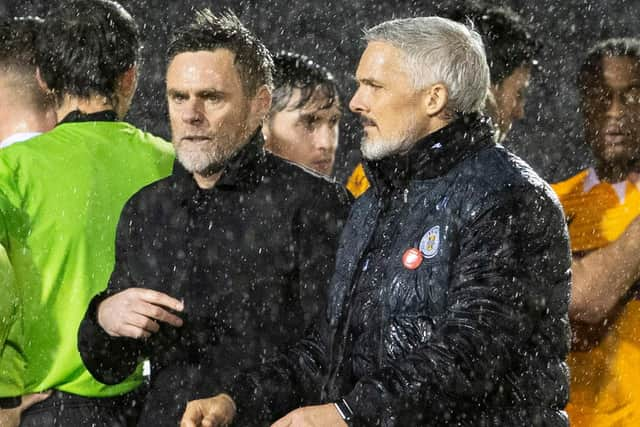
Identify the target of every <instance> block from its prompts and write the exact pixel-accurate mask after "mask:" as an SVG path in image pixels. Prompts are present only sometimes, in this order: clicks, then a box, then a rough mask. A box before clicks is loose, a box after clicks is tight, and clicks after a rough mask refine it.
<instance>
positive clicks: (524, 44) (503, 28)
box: [447, 1, 542, 84]
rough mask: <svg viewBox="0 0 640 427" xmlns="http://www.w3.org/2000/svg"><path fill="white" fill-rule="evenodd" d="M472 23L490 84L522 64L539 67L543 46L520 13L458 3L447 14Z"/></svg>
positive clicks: (478, 3)
mask: <svg viewBox="0 0 640 427" xmlns="http://www.w3.org/2000/svg"><path fill="white" fill-rule="evenodd" d="M447 17H448V18H449V19H453V20H454V21H457V22H461V23H469V22H471V24H472V25H473V27H474V29H475V30H476V31H477V32H479V33H480V35H481V36H482V40H483V41H484V47H485V51H486V53H487V63H488V64H489V71H490V73H491V83H492V84H500V83H501V82H502V81H503V80H504V79H506V78H507V77H509V76H510V75H511V74H513V72H514V71H515V70H516V68H518V67H520V66H523V65H525V66H536V65H537V64H538V60H537V59H536V56H538V55H539V53H540V50H541V48H542V45H541V43H540V41H539V40H538V39H536V38H535V37H534V36H533V35H532V32H531V29H530V28H529V26H528V25H526V24H525V23H524V22H523V20H522V18H521V17H520V15H518V14H517V13H516V12H515V11H513V9H511V8H509V7H507V6H488V5H484V4H483V3H481V2H471V1H467V2H462V3H459V4H458V5H457V6H456V8H455V9H453V10H452V11H451V12H450V13H449V14H448V16H447Z"/></svg>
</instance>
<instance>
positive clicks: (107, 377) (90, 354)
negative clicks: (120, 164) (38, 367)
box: [78, 198, 145, 384]
mask: <svg viewBox="0 0 640 427" xmlns="http://www.w3.org/2000/svg"><path fill="white" fill-rule="evenodd" d="M134 200H135V198H134V199H132V200H130V201H129V203H127V205H126V206H125V208H124V210H123V212H122V215H121V216H120V221H119V223H118V229H117V233H116V261H115V267H114V270H113V272H112V274H111V278H110V279H109V285H108V287H107V289H106V290H105V291H104V292H102V293H100V294H98V295H96V296H95V297H94V298H93V299H92V300H91V303H90V304H89V308H88V309H87V312H86V313H85V316H84V319H83V320H82V322H81V323H80V329H79V330H78V350H79V351H80V356H81V357H82V361H83V362H84V365H85V366H86V368H87V370H88V371H89V372H90V373H91V375H93V377H94V378H95V379H97V380H98V381H100V382H102V383H105V384H118V383H120V382H122V381H124V380H125V379H126V378H128V377H129V376H130V375H131V374H132V373H133V372H134V371H135V369H136V367H137V366H138V364H139V363H140V362H141V361H142V360H143V359H144V357H145V354H144V353H145V344H144V342H143V341H141V340H136V339H133V338H126V337H112V336H110V335H109V334H107V333H106V332H105V331H104V329H102V327H101V326H100V325H99V324H98V319H97V308H98V306H99V305H100V303H101V302H102V301H103V300H105V299H106V298H108V297H109V296H111V295H114V294H116V293H118V292H120V291H123V290H125V289H127V288H130V287H134V286H135V283H134V282H133V280H132V278H131V275H130V270H129V267H128V264H129V263H128V259H129V257H131V256H136V253H137V251H136V243H137V242H139V236H137V234H139V233H136V231H137V228H138V227H139V225H138V224H137V221H136V219H137V215H136V213H137V212H138V210H137V208H136V205H135V203H134V202H133V201H134Z"/></svg>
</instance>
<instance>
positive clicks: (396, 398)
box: [230, 115, 571, 427]
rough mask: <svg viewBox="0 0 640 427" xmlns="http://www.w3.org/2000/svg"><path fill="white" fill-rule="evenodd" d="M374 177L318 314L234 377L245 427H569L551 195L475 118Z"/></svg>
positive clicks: (375, 170) (561, 270) (374, 169)
mask: <svg viewBox="0 0 640 427" xmlns="http://www.w3.org/2000/svg"><path fill="white" fill-rule="evenodd" d="M365 170H366V173H367V175H368V178H369V181H370V182H371V184H372V186H371V188H370V189H369V190H368V191H367V192H366V193H365V194H364V195H363V196H362V197H360V198H359V199H358V200H357V201H356V202H355V204H354V206H353V208H352V211H351V214H350V217H349V219H348V221H347V224H346V225H345V228H344V231H343V233H342V236H341V239H340V248H339V251H338V254H337V258H336V271H335V274H334V276H333V279H332V283H331V285H330V290H329V292H330V295H329V306H328V309H327V311H326V313H325V316H323V318H322V321H321V322H320V323H319V325H318V327H317V328H316V329H315V331H314V332H313V333H312V334H310V335H308V336H307V337H306V338H305V339H304V340H302V341H300V342H299V343H298V344H296V345H295V346H293V347H292V348H290V349H289V350H288V351H287V352H286V353H284V354H283V355H281V356H280V357H279V358H277V359H276V360H274V361H272V362H271V363H268V364H265V365H263V366H262V367H261V368H260V369H259V370H257V371H253V372H245V373H243V374H240V375H239V376H238V377H237V378H236V380H235V383H234V384H233V386H231V387H230V392H231V395H232V397H233V398H234V399H235V401H236V403H237V405H238V411H239V412H238V424H236V425H247V426H250V425H258V423H257V421H256V420H258V419H263V420H265V421H273V420H275V419H276V418H278V417H280V416H282V415H283V414H285V413H287V412H288V411H290V410H292V409H295V408H296V407H298V406H305V405H311V404H319V403H327V402H335V401H337V400H339V399H342V398H344V399H345V401H346V402H347V404H348V405H349V406H350V408H351V409H352V410H353V412H354V414H355V419H354V420H353V422H352V425H354V426H401V427H409V426H444V425H450V426H521V425H522V426H525V425H526V426H567V425H568V420H567V416H566V414H565V412H564V407H565V404H566V402H567V398H568V370H567V366H566V364H565V357H566V355H567V352H568V349H569V336H570V332H569V331H570V329H569V322H568V314H567V311H568V303H569V289H570V276H571V273H570V266H571V256H570V251H569V245H568V234H567V230H566V225H565V221H564V219H563V214H562V211H561V208H560V205H559V203H558V201H557V199H556V197H555V195H554V194H553V192H552V190H551V189H550V187H549V186H548V185H547V184H546V183H545V182H543V180H542V179H541V178H539V177H538V175H536V174H535V172H533V171H532V170H531V168H530V167H529V166H528V165H527V164H525V163H524V162H523V161H522V160H520V159H518V158H517V157H516V156H514V155H512V154H510V153H509V152H507V151H506V150H505V149H504V148H502V147H501V146H499V145H495V144H494V143H493V141H492V131H491V126H490V123H488V122H487V120H486V119H484V118H482V117H479V116H476V115H468V116H463V117H462V118H460V119H458V120H456V121H454V122H453V123H451V124H450V125H449V126H447V127H445V128H443V129H441V130H440V131H437V132H435V133H433V134H431V135H429V136H427V137H426V138H424V139H423V140H421V141H419V142H418V143H417V144H416V145H415V146H414V148H413V149H412V150H410V152H409V153H408V154H406V155H403V156H394V157H390V158H386V159H383V160H381V161H374V162H368V163H367V164H366V165H365ZM410 249H415V250H417V251H419V253H420V255H419V256H417V259H418V261H419V262H420V263H419V265H417V268H415V267H416V264H417V262H412V260H411V257H410V256H409V255H411V254H410V253H407V251H408V250H410ZM405 254H406V255H405ZM414 254H415V251H414ZM403 257H404V262H403ZM415 260H416V257H415V256H414V258H413V261H415ZM420 260H421V261H420Z"/></svg>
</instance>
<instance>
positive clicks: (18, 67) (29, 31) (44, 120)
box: [0, 17, 56, 148]
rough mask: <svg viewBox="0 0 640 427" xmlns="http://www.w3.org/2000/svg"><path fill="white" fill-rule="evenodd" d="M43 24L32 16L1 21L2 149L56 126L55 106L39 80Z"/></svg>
mask: <svg viewBox="0 0 640 427" xmlns="http://www.w3.org/2000/svg"><path fill="white" fill-rule="evenodd" d="M42 22H43V21H42V19H39V18H32V17H25V18H4V19H2V21H1V22H0V148H4V147H7V146H9V145H11V144H13V143H15V142H19V141H24V140H26V139H29V138H31V137H33V136H35V135H37V134H39V133H42V132H46V131H48V130H50V129H52V128H53V126H54V125H55V124H56V115H55V110H54V109H53V103H52V102H51V100H50V99H48V98H47V97H46V96H45V92H44V90H43V89H42V88H41V87H40V86H39V85H38V81H37V79H36V54H35V40H36V36H37V33H38V30H39V28H40V26H41V25H42Z"/></svg>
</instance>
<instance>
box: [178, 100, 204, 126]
mask: <svg viewBox="0 0 640 427" xmlns="http://www.w3.org/2000/svg"><path fill="white" fill-rule="evenodd" d="M203 119H204V110H203V105H202V102H200V101H199V100H197V99H193V100H189V101H187V103H186V105H185V106H184V109H183V110H182V120H183V121H184V122H185V123H190V124H195V123H200V122H202V120H203Z"/></svg>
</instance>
